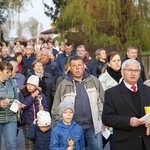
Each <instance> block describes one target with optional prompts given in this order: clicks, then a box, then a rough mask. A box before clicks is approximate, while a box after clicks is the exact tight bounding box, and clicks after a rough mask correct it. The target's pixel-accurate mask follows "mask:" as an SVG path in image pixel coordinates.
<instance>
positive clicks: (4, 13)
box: [0, 0, 32, 41]
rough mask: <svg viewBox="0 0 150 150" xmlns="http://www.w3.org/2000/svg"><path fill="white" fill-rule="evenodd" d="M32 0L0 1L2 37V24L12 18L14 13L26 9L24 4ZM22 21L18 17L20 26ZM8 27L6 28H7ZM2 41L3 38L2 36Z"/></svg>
mask: <svg viewBox="0 0 150 150" xmlns="http://www.w3.org/2000/svg"><path fill="white" fill-rule="evenodd" d="M31 1H32V0H1V1H0V37H1V32H2V31H1V25H3V24H4V23H5V22H6V19H7V20H8V19H9V18H11V20H12V19H13V17H12V16H13V15H14V14H15V13H16V12H20V11H21V10H23V9H24V6H26V5H27V4H32V3H31ZM19 24H20V21H19V18H18V28H20V26H19ZM5 29H6V28H5ZM0 41H1V38H0Z"/></svg>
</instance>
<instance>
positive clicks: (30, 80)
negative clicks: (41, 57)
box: [27, 75, 39, 87]
mask: <svg viewBox="0 0 150 150" xmlns="http://www.w3.org/2000/svg"><path fill="white" fill-rule="evenodd" d="M27 83H29V84H33V85H35V86H36V87H38V86H39V77H38V76H36V75H31V76H30V77H29V78H28V80H27Z"/></svg>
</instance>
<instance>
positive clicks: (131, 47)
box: [127, 46, 138, 51]
mask: <svg viewBox="0 0 150 150" xmlns="http://www.w3.org/2000/svg"><path fill="white" fill-rule="evenodd" d="M130 49H136V50H137V51H138V48H137V47H136V46H128V47H127V51H130Z"/></svg>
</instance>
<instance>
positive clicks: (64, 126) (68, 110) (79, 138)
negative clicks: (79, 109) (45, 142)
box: [49, 100, 85, 150]
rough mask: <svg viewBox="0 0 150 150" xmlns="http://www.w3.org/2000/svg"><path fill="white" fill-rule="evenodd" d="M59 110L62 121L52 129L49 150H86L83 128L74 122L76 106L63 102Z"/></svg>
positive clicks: (69, 102)
mask: <svg viewBox="0 0 150 150" xmlns="http://www.w3.org/2000/svg"><path fill="white" fill-rule="evenodd" d="M58 109H59V115H60V117H61V120H60V121H59V122H58V124H57V126H56V127H55V128H53V129H52V132H51V141H50V148H49V150H56V149H62V150H85V146H84V136H83V131H82V127H81V126H79V125H78V124H77V123H76V122H75V121H72V118H73V115H74V104H73V103H72V102H71V101H67V100H63V101H62V102H61V103H60V105H59V108H58Z"/></svg>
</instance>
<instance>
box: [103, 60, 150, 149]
mask: <svg viewBox="0 0 150 150" xmlns="http://www.w3.org/2000/svg"><path fill="white" fill-rule="evenodd" d="M140 71H141V66H140V63H139V62H138V61H137V60H135V59H128V60H126V61H124V62H123V64H122V68H121V73H122V76H123V79H124V80H123V81H122V82H121V83H120V84H119V85H117V86H115V87H113V88H110V89H108V90H107V91H106V92H105V103H104V108H103V114H102V121H103V124H105V125H107V126H111V127H113V138H114V146H115V150H120V149H121V150H128V149H129V150H149V149H150V142H149V141H150V136H147V135H146V127H145V126H148V124H144V123H143V122H142V120H141V119H139V118H141V117H142V116H144V115H145V112H144V107H145V106H150V87H148V86H146V85H144V84H143V83H141V82H140V81H138V79H139V77H140Z"/></svg>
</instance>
